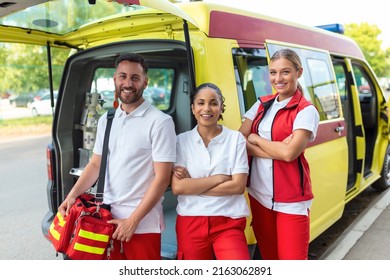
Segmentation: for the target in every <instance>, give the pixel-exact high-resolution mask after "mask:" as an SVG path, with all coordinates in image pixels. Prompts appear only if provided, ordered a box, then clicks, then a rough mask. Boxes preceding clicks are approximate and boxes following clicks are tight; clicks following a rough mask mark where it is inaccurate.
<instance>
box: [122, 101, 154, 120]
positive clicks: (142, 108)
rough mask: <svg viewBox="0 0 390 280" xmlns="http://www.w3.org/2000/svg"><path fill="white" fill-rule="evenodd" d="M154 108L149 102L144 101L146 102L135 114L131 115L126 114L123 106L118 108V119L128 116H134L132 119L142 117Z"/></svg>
mask: <svg viewBox="0 0 390 280" xmlns="http://www.w3.org/2000/svg"><path fill="white" fill-rule="evenodd" d="M150 106H152V105H151V104H150V103H149V102H148V101H147V100H144V102H142V103H141V105H139V106H138V107H137V108H136V109H135V110H134V111H133V112H131V113H130V114H126V112H125V111H123V110H122V106H120V105H119V106H118V109H117V111H118V117H126V116H132V117H142V116H143V115H144V114H145V112H146V111H147V110H148V109H149V108H150Z"/></svg>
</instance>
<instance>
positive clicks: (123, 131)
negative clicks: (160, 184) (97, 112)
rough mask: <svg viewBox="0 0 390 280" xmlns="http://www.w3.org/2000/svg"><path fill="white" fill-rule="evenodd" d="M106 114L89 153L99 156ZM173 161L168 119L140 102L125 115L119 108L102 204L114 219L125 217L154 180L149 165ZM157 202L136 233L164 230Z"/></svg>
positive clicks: (173, 135) (172, 135)
mask: <svg viewBox="0 0 390 280" xmlns="http://www.w3.org/2000/svg"><path fill="white" fill-rule="evenodd" d="M106 118H107V113H105V114H104V115H103V116H102V117H101V118H100V119H99V123H98V129H97V131H98V133H97V137H96V142H95V147H94V150H93V152H94V153H96V154H98V155H101V154H102V149H103V138H104V131H105V128H106V124H107V119H106ZM175 161H176V132H175V128H174V123H173V120H172V118H171V117H170V116H169V115H167V114H164V113H163V112H161V111H160V110H158V109H157V108H155V107H153V106H151V105H150V103H149V102H147V101H144V102H143V103H142V104H141V105H140V106H139V107H138V108H137V109H136V110H134V111H133V112H131V113H130V114H128V115H127V114H126V112H124V111H123V110H122V109H120V107H119V108H118V109H117V110H116V112H115V117H114V120H113V123H112V128H111V133H110V140H109V154H108V160H107V172H106V183H105V188H104V203H106V204H109V205H111V212H112V215H113V217H114V218H117V219H124V218H128V217H129V216H130V214H131V213H132V212H133V211H134V209H135V208H136V207H137V205H138V204H139V203H140V202H141V200H142V198H143V197H144V195H145V193H146V191H147V190H148V188H149V186H150V184H151V182H152V180H153V179H154V177H155V173H154V169H153V162H175ZM162 201H163V197H161V199H160V202H159V203H157V204H156V206H155V207H154V208H153V209H152V210H151V211H150V213H149V214H148V215H146V216H145V218H144V219H142V220H141V222H140V223H139V225H138V227H137V230H136V231H135V232H136V233H158V232H161V231H162V230H163V229H164V228H165V224H164V219H163V210H162V205H161V203H162Z"/></svg>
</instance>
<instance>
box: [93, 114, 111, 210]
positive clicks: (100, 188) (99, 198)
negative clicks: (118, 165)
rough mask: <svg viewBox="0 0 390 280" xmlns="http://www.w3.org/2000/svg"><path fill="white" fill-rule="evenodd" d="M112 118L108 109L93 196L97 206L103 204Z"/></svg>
mask: <svg viewBox="0 0 390 280" xmlns="http://www.w3.org/2000/svg"><path fill="white" fill-rule="evenodd" d="M114 116H115V109H110V110H109V111H108V112H107V126H106V131H105V133H104V141H103V154H102V161H101V163H100V171H99V178H98V181H97V189H96V194H95V197H96V203H98V204H102V203H103V192H104V183H105V180H106V164H107V154H108V140H109V138H110V130H111V125H112V121H113V119H114Z"/></svg>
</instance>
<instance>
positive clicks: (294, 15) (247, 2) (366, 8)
mask: <svg viewBox="0 0 390 280" xmlns="http://www.w3.org/2000/svg"><path fill="white" fill-rule="evenodd" d="M203 1H204V2H210V3H211V2H213V3H217V4H222V5H226V6H231V7H236V8H240V9H243V10H249V11H253V12H259V13H261V14H265V15H267V16H271V17H276V18H281V19H283V20H286V21H291V22H296V23H300V24H304V25H308V26H316V25H325V24H331V23H340V24H350V23H357V24H360V23H362V22H367V23H369V24H375V25H377V26H378V27H379V29H380V30H381V31H382V33H381V34H380V36H379V37H378V39H379V40H382V41H383V42H382V48H383V49H386V48H390V19H389V18H390V10H389V9H387V8H385V6H384V4H383V0H370V1H363V0H322V1H316V0H314V1H313V0H294V1H290V0H203ZM386 21H387V22H386Z"/></svg>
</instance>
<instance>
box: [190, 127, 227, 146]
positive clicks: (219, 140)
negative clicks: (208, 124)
mask: <svg viewBox="0 0 390 280" xmlns="http://www.w3.org/2000/svg"><path fill="white" fill-rule="evenodd" d="M221 127H222V132H221V133H220V134H218V135H217V136H215V137H214V138H213V139H211V141H210V142H213V143H222V142H223V141H225V139H226V133H227V131H226V128H225V127H224V126H223V125H221ZM191 137H192V138H193V139H195V141H196V142H198V143H203V140H202V137H200V134H199V132H198V125H196V126H195V127H194V128H193V129H192V130H191Z"/></svg>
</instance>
